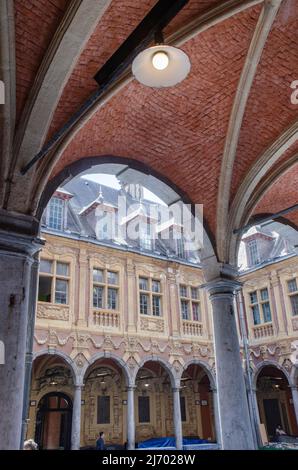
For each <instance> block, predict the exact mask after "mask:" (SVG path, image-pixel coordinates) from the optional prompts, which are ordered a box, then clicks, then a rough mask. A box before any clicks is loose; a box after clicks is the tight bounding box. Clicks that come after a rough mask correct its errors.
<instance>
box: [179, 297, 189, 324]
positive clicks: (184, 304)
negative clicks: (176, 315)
mask: <svg viewBox="0 0 298 470" xmlns="http://www.w3.org/2000/svg"><path fill="white" fill-rule="evenodd" d="M181 315H182V318H183V320H189V306H188V301H187V300H181Z"/></svg>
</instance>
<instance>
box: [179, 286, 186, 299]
mask: <svg viewBox="0 0 298 470" xmlns="http://www.w3.org/2000/svg"><path fill="white" fill-rule="evenodd" d="M180 297H187V287H186V286H182V285H180Z"/></svg>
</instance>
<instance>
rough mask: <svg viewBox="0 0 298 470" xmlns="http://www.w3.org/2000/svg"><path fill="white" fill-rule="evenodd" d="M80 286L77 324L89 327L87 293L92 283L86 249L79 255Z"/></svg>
mask: <svg viewBox="0 0 298 470" xmlns="http://www.w3.org/2000/svg"><path fill="white" fill-rule="evenodd" d="M78 262H79V276H78V277H79V285H78V295H79V302H78V319H77V324H78V326H81V327H85V326H86V325H87V319H86V312H88V314H87V315H88V316H89V313H90V312H89V311H90V308H89V304H88V301H89V300H88V298H86V296H87V292H90V288H89V287H90V281H89V263H88V259H87V252H86V250H84V249H81V250H80V255H79V260H78ZM82 286H84V287H85V286H86V288H82Z"/></svg>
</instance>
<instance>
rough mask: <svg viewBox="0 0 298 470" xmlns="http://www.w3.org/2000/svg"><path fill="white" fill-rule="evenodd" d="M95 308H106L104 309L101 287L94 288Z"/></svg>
mask: <svg viewBox="0 0 298 470" xmlns="http://www.w3.org/2000/svg"><path fill="white" fill-rule="evenodd" d="M93 307H94V308H104V307H103V287H100V286H94V287H93Z"/></svg>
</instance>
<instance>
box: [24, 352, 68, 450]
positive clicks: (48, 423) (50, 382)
mask: <svg viewBox="0 0 298 470" xmlns="http://www.w3.org/2000/svg"><path fill="white" fill-rule="evenodd" d="M73 394H74V377H73V371H72V370H71V368H70V366H69V365H68V364H67V362H66V361H65V360H64V359H63V358H62V357H61V356H58V355H46V354H45V355H41V356H38V357H37V358H36V359H35V360H34V362H33V367H32V381H31V394H30V401H29V423H28V430H27V438H33V439H35V441H36V442H37V444H38V446H39V448H40V449H63V450H69V449H70V448H71V430H72V410H73Z"/></svg>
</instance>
